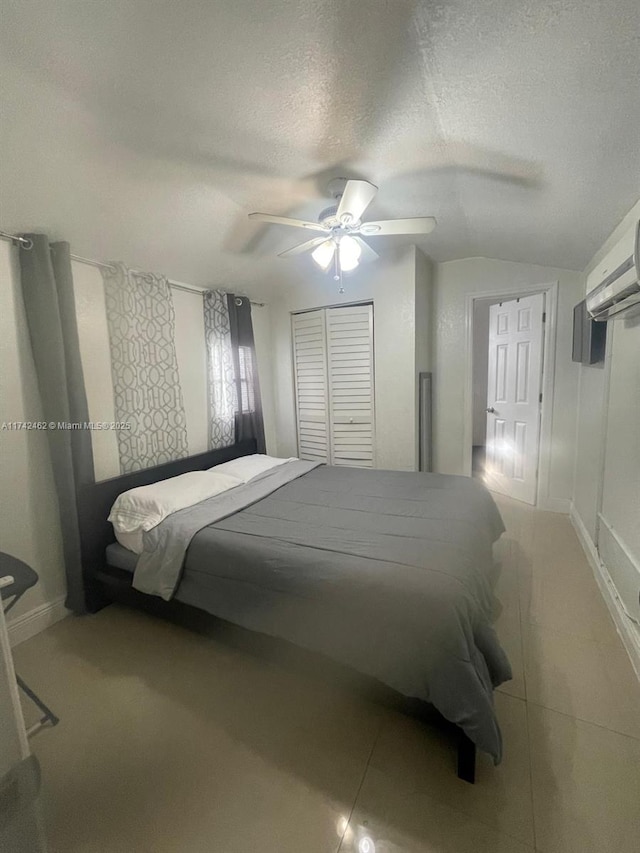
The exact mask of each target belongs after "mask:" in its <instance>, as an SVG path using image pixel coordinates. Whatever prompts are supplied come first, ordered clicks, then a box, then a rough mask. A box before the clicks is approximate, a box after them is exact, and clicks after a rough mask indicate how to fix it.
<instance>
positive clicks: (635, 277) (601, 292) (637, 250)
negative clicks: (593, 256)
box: [587, 220, 640, 322]
mask: <svg viewBox="0 0 640 853" xmlns="http://www.w3.org/2000/svg"><path fill="white" fill-rule="evenodd" d="M587 291H588V293H587V311H588V312H589V314H590V316H591V317H593V319H594V320H599V321H604V322H606V321H607V320H610V319H612V318H613V317H618V316H621V315H622V314H623V313H624V312H626V311H628V310H629V309H630V308H633V307H634V306H638V305H640V220H638V222H637V223H636V224H635V225H633V226H632V227H631V228H630V229H629V230H628V231H627V233H626V234H625V235H624V237H623V238H622V239H621V240H620V241H619V242H618V243H617V244H616V246H615V247H614V248H613V249H612V250H611V251H610V252H609V254H608V255H607V256H606V257H605V258H604V259H603V260H602V262H601V263H600V264H598V266H597V267H596V268H595V269H594V270H593V271H592V272H591V273H590V274H589V276H588V278H587ZM638 310H640V308H639V309H638Z"/></svg>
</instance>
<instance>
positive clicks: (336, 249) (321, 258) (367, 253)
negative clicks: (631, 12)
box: [249, 178, 436, 280]
mask: <svg viewBox="0 0 640 853" xmlns="http://www.w3.org/2000/svg"><path fill="white" fill-rule="evenodd" d="M328 190H329V193H330V195H332V196H333V197H334V198H335V199H336V201H337V205H333V206H332V207H327V208H326V209H325V210H323V211H322V213H321V214H320V216H319V217H318V221H317V222H307V221H305V220H302V219H290V218H288V217H286V216H273V215H272V214H270V213H250V214H249V219H258V220H261V221H262V222H270V223H272V224H274V225H291V226H293V227H294V228H306V229H307V231H316V232H320V233H321V234H322V236H321V237H313V238H312V239H311V240H307V241H306V242H304V243H300V244H299V245H297V246H293V247H292V248H291V249H287V250H286V251H284V252H280V253H279V255H278V257H280V258H289V257H292V256H293V255H301V254H303V253H304V252H311V257H312V258H313V260H314V261H315V262H316V263H317V264H318V266H319V267H321V268H322V269H323V270H328V269H329V267H330V266H331V265H332V263H333V264H334V267H335V275H334V278H335V279H336V280H338V279H339V278H340V276H341V274H342V272H349V271H350V270H354V269H355V268H356V267H357V266H358V264H359V263H360V261H361V260H363V261H374V260H376V258H378V254H377V253H376V252H374V250H373V249H372V248H371V246H370V245H369V244H368V243H367V242H366V241H365V240H363V239H362V238H363V237H391V236H393V237H396V236H400V235H406V234H429V233H430V232H431V231H433V229H434V228H435V227H436V220H435V219H434V218H433V217H432V216H418V217H414V218H412V219H383V220H377V221H372V222H362V220H361V217H362V214H363V213H364V212H365V210H366V209H367V207H368V206H369V205H370V204H371V202H372V201H373V199H374V197H375V194H376V193H377V191H378V188H377V187H376V186H374V185H373V184H371V183H369V181H361V180H348V179H347V178H336V179H335V180H333V181H331V182H330V183H329V186H328Z"/></svg>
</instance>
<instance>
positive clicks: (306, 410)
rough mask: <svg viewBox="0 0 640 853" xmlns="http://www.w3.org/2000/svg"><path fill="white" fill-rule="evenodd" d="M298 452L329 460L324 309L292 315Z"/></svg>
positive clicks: (322, 460) (318, 459) (307, 457)
mask: <svg viewBox="0 0 640 853" xmlns="http://www.w3.org/2000/svg"><path fill="white" fill-rule="evenodd" d="M291 322H292V332H293V362H294V368H295V381H296V410H297V415H298V455H299V456H300V458H301V459H313V460H317V461H318V462H326V463H328V462H330V454H331V448H330V440H329V389H328V384H327V338H326V327H325V318H324V310H323V309H319V310H318V311H308V312H306V313H305V314H294V315H293V317H292V320H291Z"/></svg>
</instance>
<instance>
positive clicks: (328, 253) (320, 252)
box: [311, 240, 336, 270]
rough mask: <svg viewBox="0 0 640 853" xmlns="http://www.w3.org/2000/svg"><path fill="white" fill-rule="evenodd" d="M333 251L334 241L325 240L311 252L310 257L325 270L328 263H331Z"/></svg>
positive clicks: (334, 248) (334, 247)
mask: <svg viewBox="0 0 640 853" xmlns="http://www.w3.org/2000/svg"><path fill="white" fill-rule="evenodd" d="M335 253H336V244H335V243H334V241H333V240H325V241H324V243H320V245H319V246H318V247H317V248H315V249H314V250H313V252H311V257H312V258H313V260H314V261H315V262H316V263H317V264H318V266H319V267H321V268H322V269H323V270H327V269H329V265H330V264H331V261H332V260H333V256H334V255H335Z"/></svg>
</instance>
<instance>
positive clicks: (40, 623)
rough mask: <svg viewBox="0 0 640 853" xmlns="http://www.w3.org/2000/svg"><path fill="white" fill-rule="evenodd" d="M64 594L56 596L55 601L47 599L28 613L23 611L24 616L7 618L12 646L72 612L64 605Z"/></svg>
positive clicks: (33, 635)
mask: <svg viewBox="0 0 640 853" xmlns="http://www.w3.org/2000/svg"><path fill="white" fill-rule="evenodd" d="M64 598H65V597H64V595H61V596H59V597H58V598H54V600H53V601H47V602H45V604H41V605H39V607H34V608H33V610H30V611H29V612H28V613H23V614H22V616H17V617H16V618H15V619H12V620H11V621H9V620H7V631H8V634H9V642H10V643H11V645H12V646H17V645H18V644H19V643H23V642H24V641H25V640H28V639H30V638H31V637H35V635H36V634H39V633H40V631H44V629H45V628H49V627H50V626H51V625H55V623H56V622H59V621H60V620H61V619H64V617H65V616H68V615H69V613H70V612H71V611H70V610H67V608H66V607H65V606H64Z"/></svg>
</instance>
